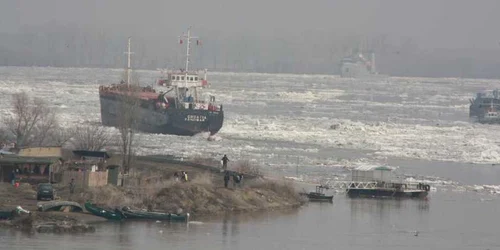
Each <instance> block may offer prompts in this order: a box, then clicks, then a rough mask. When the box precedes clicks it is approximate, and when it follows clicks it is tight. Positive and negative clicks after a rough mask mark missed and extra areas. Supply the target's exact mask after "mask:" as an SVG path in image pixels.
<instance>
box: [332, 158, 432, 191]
mask: <svg viewBox="0 0 500 250" xmlns="http://www.w3.org/2000/svg"><path fill="white" fill-rule="evenodd" d="M393 170H395V168H393V167H389V166H360V167H357V168H355V169H353V170H352V171H351V180H350V181H338V182H335V183H333V184H329V185H330V186H331V187H332V186H333V187H332V188H341V189H344V190H345V192H346V193H347V196H348V197H350V198H425V197H427V195H428V194H429V191H430V189H431V187H430V186H429V185H428V184H425V183H418V182H405V181H401V180H394V176H393Z"/></svg>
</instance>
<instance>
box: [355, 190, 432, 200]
mask: <svg viewBox="0 0 500 250" xmlns="http://www.w3.org/2000/svg"><path fill="white" fill-rule="evenodd" d="M427 194H428V192H427V191H424V190H415V191H410V192H408V191H407V192H403V191H393V190H387V189H348V190H347V195H348V196H349V197H350V198H425V197H427Z"/></svg>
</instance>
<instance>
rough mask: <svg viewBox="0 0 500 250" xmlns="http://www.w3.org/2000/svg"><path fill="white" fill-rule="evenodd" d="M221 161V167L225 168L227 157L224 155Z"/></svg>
mask: <svg viewBox="0 0 500 250" xmlns="http://www.w3.org/2000/svg"><path fill="white" fill-rule="evenodd" d="M221 161H222V169H224V170H227V163H228V162H229V158H227V156H226V155H224V157H222V159H221Z"/></svg>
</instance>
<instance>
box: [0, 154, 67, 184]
mask: <svg viewBox="0 0 500 250" xmlns="http://www.w3.org/2000/svg"><path fill="white" fill-rule="evenodd" d="M57 161H58V160H57V159H54V158H52V157H28V156H19V155H0V182H9V181H10V180H9V177H10V173H12V171H15V172H16V176H18V177H19V176H23V177H26V178H38V179H48V180H49V179H50V176H51V174H52V165H53V164H54V163H55V162H57ZM18 177H17V178H18Z"/></svg>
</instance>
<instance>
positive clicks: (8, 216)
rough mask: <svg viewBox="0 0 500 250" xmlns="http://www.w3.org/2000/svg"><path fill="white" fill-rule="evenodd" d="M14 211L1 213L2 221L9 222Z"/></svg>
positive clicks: (0, 218)
mask: <svg viewBox="0 0 500 250" xmlns="http://www.w3.org/2000/svg"><path fill="white" fill-rule="evenodd" d="M13 215H14V211H13V210H9V211H7V210H4V211H0V220H9V219H11V218H12V217H13Z"/></svg>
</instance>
